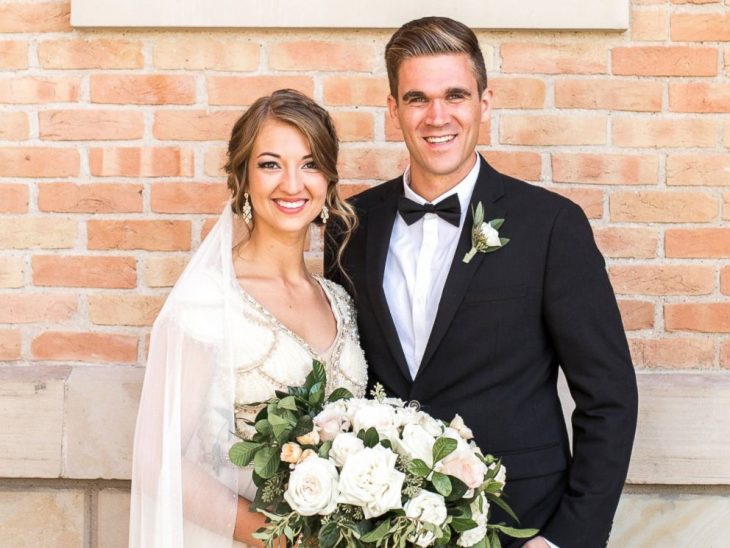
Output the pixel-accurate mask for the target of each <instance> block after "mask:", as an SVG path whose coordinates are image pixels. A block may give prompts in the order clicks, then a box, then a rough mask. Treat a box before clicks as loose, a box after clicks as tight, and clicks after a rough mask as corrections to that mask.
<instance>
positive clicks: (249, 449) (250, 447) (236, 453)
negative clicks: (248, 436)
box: [228, 441, 261, 466]
mask: <svg viewBox="0 0 730 548" xmlns="http://www.w3.org/2000/svg"><path fill="white" fill-rule="evenodd" d="M260 448H261V444H260V443H254V442H252V441H239V442H238V443H234V444H233V445H232V446H231V448H230V449H229V450H228V456H229V457H230V459H231V462H232V463H233V464H235V465H236V466H248V465H249V464H251V461H252V460H253V457H254V455H255V454H256V451H257V450H259V449H260Z"/></svg>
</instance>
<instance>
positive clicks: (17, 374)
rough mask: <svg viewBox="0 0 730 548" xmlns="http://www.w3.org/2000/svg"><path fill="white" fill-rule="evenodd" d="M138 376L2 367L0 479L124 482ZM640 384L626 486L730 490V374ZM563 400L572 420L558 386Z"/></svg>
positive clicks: (657, 378)
mask: <svg viewBox="0 0 730 548" xmlns="http://www.w3.org/2000/svg"><path fill="white" fill-rule="evenodd" d="M143 376H144V369H143V368H132V367H124V366H109V367H91V366H83V367H17V366H6V367H0V424H3V425H4V427H3V430H2V432H0V477H6V478H52V477H62V478H78V479H95V478H106V479H129V477H130V472H131V462H132V461H131V457H132V439H133V434H134V424H135V420H136V415H137V404H138V401H139V395H140V391H141V386H142V379H143ZM638 380H639V393H640V396H639V400H640V403H639V426H638V432H637V437H636V443H635V446H634V452H633V457H632V462H631V466H630V469H629V478H628V482H629V483H631V484H652V485H730V459H727V458H725V457H724V456H725V455H728V454H730V413H727V409H728V408H730V374H724V373H714V372H713V373H705V374H696V373H693V374H685V373H680V374H662V373H640V374H639V376H638ZM561 394H562V395H563V396H564V401H565V402H566V403H565V412H566V414H567V415H568V416H569V413H570V412H571V409H570V407H571V405H570V402H569V399H570V398H569V396H567V389H566V388H565V386H562V387H561ZM565 396H567V397H565Z"/></svg>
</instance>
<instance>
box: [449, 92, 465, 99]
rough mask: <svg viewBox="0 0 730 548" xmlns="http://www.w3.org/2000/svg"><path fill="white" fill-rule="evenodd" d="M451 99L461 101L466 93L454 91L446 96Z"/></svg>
mask: <svg viewBox="0 0 730 548" xmlns="http://www.w3.org/2000/svg"><path fill="white" fill-rule="evenodd" d="M446 99H448V100H449V101H461V100H463V99H464V95H463V94H461V93H452V94H450V95H447V96H446Z"/></svg>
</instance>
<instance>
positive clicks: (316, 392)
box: [308, 382, 324, 407]
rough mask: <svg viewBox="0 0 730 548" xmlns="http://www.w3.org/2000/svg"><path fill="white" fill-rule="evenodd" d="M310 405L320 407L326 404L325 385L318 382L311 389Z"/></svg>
mask: <svg viewBox="0 0 730 548" xmlns="http://www.w3.org/2000/svg"><path fill="white" fill-rule="evenodd" d="M308 401H309V405H311V406H313V407H319V406H320V405H322V403H323V402H324V383H322V382H317V383H314V384H313V385H312V388H310V389H309V398H308Z"/></svg>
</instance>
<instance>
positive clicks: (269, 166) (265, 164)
mask: <svg viewBox="0 0 730 548" xmlns="http://www.w3.org/2000/svg"><path fill="white" fill-rule="evenodd" d="M259 167H260V168H261V169H276V168H277V167H279V164H277V163H276V162H271V161H269V162H259Z"/></svg>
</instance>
